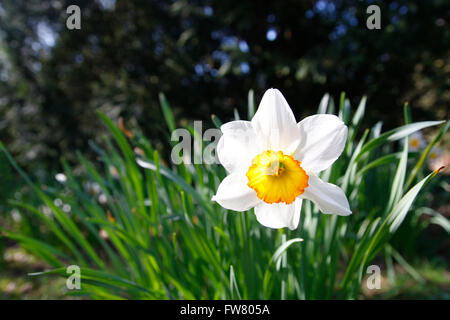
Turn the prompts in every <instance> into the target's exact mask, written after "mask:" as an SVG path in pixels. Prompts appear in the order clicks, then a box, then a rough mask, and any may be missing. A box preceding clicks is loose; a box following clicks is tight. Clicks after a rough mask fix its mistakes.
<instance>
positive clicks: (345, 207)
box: [300, 174, 352, 216]
mask: <svg viewBox="0 0 450 320" xmlns="http://www.w3.org/2000/svg"><path fill="white" fill-rule="evenodd" d="M300 197H301V198H303V199H308V200H311V201H313V202H314V203H315V204H316V205H317V206H319V209H320V211H322V212H323V213H332V214H338V215H341V216H348V215H349V214H351V213H352V212H351V210H350V206H349V204H348V200H347V197H346V195H345V193H344V191H343V190H342V189H341V188H339V187H338V186H336V185H334V184H331V183H328V182H323V181H322V180H321V179H320V178H318V177H317V176H315V175H314V174H310V175H309V179H308V187H306V189H305V192H304V193H303V194H302V195H301V196H300Z"/></svg>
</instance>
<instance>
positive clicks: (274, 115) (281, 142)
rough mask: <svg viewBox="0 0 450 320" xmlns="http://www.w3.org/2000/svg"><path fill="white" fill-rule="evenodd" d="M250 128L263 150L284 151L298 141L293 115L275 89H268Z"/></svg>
mask: <svg viewBox="0 0 450 320" xmlns="http://www.w3.org/2000/svg"><path fill="white" fill-rule="evenodd" d="M252 126H253V129H254V130H255V132H256V135H257V136H258V138H259V141H260V143H261V146H262V148H263V149H264V150H268V149H270V150H273V151H278V150H281V151H284V152H287V153H289V151H290V150H289V148H292V145H293V144H295V142H296V141H300V140H299V133H298V128H297V123H296V121H295V117H294V114H293V113H292V110H291V108H290V107H289V104H288V103H287V101H286V99H285V98H284V97H283V95H282V94H281V92H280V91H278V90H277V89H269V90H267V91H266V93H264V96H263V98H262V100H261V103H260V104H259V107H258V111H256V114H255V116H254V117H253V119H252Z"/></svg>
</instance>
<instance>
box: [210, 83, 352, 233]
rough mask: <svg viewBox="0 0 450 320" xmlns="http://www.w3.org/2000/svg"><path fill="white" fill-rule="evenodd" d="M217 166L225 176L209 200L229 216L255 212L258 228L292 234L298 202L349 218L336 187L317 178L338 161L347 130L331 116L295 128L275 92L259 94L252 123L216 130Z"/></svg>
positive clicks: (320, 116)
mask: <svg viewBox="0 0 450 320" xmlns="http://www.w3.org/2000/svg"><path fill="white" fill-rule="evenodd" d="M220 129H221V131H222V133H223V135H222V137H221V138H220V140H219V143H218V145H217V155H218V158H219V161H220V163H221V164H222V165H223V166H224V167H225V169H226V170H227V171H228V173H229V175H228V176H227V177H226V178H225V179H224V180H223V181H222V182H221V184H220V185H219V188H218V190H217V194H216V195H215V196H214V197H213V198H212V200H213V201H216V202H218V203H219V204H220V205H221V206H222V207H224V208H226V209H229V210H234V211H246V210H249V209H251V208H255V214H256V218H257V220H258V222H259V223H261V224H262V225H264V226H266V227H270V228H275V229H278V228H284V227H288V228H289V229H291V230H293V229H296V228H297V226H298V223H299V220H300V210H301V207H302V200H303V199H308V200H311V201H313V202H314V203H315V204H316V205H317V206H318V207H319V208H320V210H321V211H322V212H323V213H331V214H338V215H344V216H346V215H349V214H351V211H350V207H349V204H348V200H347V197H346V196H345V193H344V191H343V190H342V189H341V188H339V187H338V186H336V185H334V184H331V183H327V182H324V181H322V180H321V179H320V178H319V177H318V176H317V174H318V173H319V172H321V171H322V170H325V169H327V168H328V167H329V166H331V164H332V163H333V162H334V161H335V160H336V159H337V158H338V157H339V156H340V155H341V153H342V150H343V149H344V146H345V142H346V139H347V127H346V125H345V124H344V123H343V122H342V121H341V120H340V119H339V118H338V117H336V116H334V115H329V114H318V115H313V116H309V117H307V118H305V119H303V120H302V121H300V122H299V123H297V122H296V120H295V117H294V114H293V113H292V110H291V108H290V107H289V105H288V103H287V101H286V99H285V98H284V97H283V95H282V94H281V92H280V91H278V90H277V89H269V90H267V91H266V93H265V94H264V96H263V98H262V100H261V103H260V105H259V108H258V110H257V112H256V114H255V116H254V117H253V119H252V120H251V121H240V120H239V121H231V122H228V123H226V124H224V125H222V127H221V128H220Z"/></svg>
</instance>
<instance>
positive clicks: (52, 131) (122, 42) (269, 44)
mask: <svg viewBox="0 0 450 320" xmlns="http://www.w3.org/2000/svg"><path fill="white" fill-rule="evenodd" d="M71 4H76V5H78V6H79V7H80V8H81V30H68V29H67V28H66V19H67V17H68V14H67V13H66V8H67V7H68V6H69V5H71ZM370 4H377V5H378V6H380V8H381V30H368V29H367V28H366V19H367V17H368V14H367V13H366V8H367V7H368V6H369V5H370ZM449 10H450V3H449V2H448V1H446V0H430V1H418V0H416V1H406V0H397V1H368V0H366V1H356V0H354V1H352V0H350V1H339V0H338V1H326V0H319V1H303V0H297V1H282V2H281V1H280V2H276V1H236V0H229V1H211V0H197V1H166V0H164V1H157V0H152V1H147V0H145V1H144V0H126V1H125V0H96V1H91V0H86V1H73V0H70V1H68V0H67V1H65V0H53V1H42V0H3V1H2V2H1V3H0V81H1V85H0V140H1V141H3V142H4V143H5V144H6V146H7V148H8V150H10V151H11V152H12V154H13V155H14V156H15V158H16V159H17V160H18V161H19V163H20V164H21V165H22V166H25V167H26V168H27V169H29V170H33V171H34V173H35V175H37V176H42V175H45V173H46V172H48V170H53V169H54V170H56V169H55V168H58V167H59V160H60V157H61V156H64V157H65V158H66V159H68V160H69V162H72V161H73V160H74V159H75V154H74V150H80V151H82V152H83V153H85V154H86V153H89V152H91V149H90V148H89V146H88V141H89V140H90V139H94V140H96V139H98V137H99V133H100V132H101V131H102V130H104V129H103V128H102V126H101V125H100V122H99V119H98V117H97V116H96V115H95V111H96V110H100V111H102V112H104V113H105V114H107V115H108V117H110V118H112V119H118V118H119V117H120V116H122V117H124V119H127V126H129V127H133V126H134V125H139V127H141V128H142V129H143V131H144V133H145V134H146V135H147V137H149V138H150V139H151V140H152V142H153V143H154V145H156V146H157V145H158V141H166V139H165V136H164V133H163V131H164V130H165V128H164V126H163V121H162V114H161V112H160V109H159V101H158V93H159V92H164V93H165V94H166V96H167V97H169V98H170V101H171V104H172V106H173V108H174V111H175V115H176V119H178V120H180V119H181V121H183V119H185V120H186V119H203V120H206V121H209V120H210V118H209V117H210V115H211V114H213V113H214V114H217V115H219V117H221V118H222V119H223V120H229V119H230V117H231V115H232V114H233V109H234V108H236V109H237V110H238V111H240V112H241V113H242V114H245V111H244V110H246V109H245V108H246V101H245V99H243V97H245V96H246V95H247V92H248V90H249V89H254V90H255V100H256V101H259V99H260V97H261V96H262V93H263V92H264V91H265V90H266V89H267V88H270V87H276V88H279V89H280V90H282V92H283V94H284V95H285V96H286V98H287V100H288V101H289V102H290V105H291V107H292V108H293V109H294V111H295V113H296V115H297V118H299V119H300V118H301V117H303V116H306V115H308V114H311V113H312V112H314V111H315V110H316V107H317V104H318V102H319V101H320V98H321V97H322V95H323V94H324V93H325V92H329V93H331V94H332V95H334V96H338V94H339V93H340V92H341V91H346V92H347V93H348V96H350V97H352V99H354V101H352V102H353V104H356V102H357V101H359V99H360V98H361V97H362V96H363V95H364V94H367V95H368V99H369V105H370V106H371V108H370V109H369V110H367V117H366V120H365V121H367V122H369V123H370V124H373V123H374V122H376V121H378V120H382V121H383V123H384V129H390V128H392V127H394V126H397V125H399V124H401V123H402V116H401V115H402V105H403V103H404V102H405V101H409V102H410V105H411V106H412V114H413V119H414V120H415V121H419V120H429V119H435V120H438V119H446V118H448V103H449V98H450V97H449V90H448V89H449V77H448V75H449V71H450V64H449V63H448V62H449V57H450V55H449V46H448V44H449V43H450V29H449V28H448V17H449ZM129 119H137V120H136V121H137V122H138V123H136V124H134V123H130V121H131V120H129ZM91 154H93V153H91Z"/></svg>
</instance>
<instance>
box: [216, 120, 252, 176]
mask: <svg viewBox="0 0 450 320" xmlns="http://www.w3.org/2000/svg"><path fill="white" fill-rule="evenodd" d="M220 130H221V131H222V136H221V137H220V140H219V142H218V144H217V156H218V158H219V161H220V163H221V164H222V165H223V166H224V167H225V169H226V170H227V171H228V172H237V171H244V170H245V171H246V170H247V169H248V168H249V167H250V165H251V162H252V159H253V158H254V157H256V155H257V154H258V153H259V152H258V151H259V149H258V144H257V137H256V134H255V132H254V130H253V128H252V124H251V122H250V121H231V122H228V123H226V124H224V125H223V126H222V127H221V128H220Z"/></svg>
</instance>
